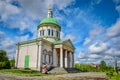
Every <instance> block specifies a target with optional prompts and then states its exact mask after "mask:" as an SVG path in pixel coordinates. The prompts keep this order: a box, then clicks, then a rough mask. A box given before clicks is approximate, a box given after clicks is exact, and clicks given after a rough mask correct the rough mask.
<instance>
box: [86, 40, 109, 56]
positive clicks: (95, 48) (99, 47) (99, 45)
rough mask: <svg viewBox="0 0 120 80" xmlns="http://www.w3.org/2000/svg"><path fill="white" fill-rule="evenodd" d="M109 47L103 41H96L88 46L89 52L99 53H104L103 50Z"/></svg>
mask: <svg viewBox="0 0 120 80" xmlns="http://www.w3.org/2000/svg"><path fill="white" fill-rule="evenodd" d="M107 49H108V44H107V43H103V42H96V43H94V44H92V45H91V46H90V47H89V48H88V50H89V53H93V54H98V53H101V54H102V52H104V51H105V50H107Z"/></svg>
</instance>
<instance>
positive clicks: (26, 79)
mask: <svg viewBox="0 0 120 80" xmlns="http://www.w3.org/2000/svg"><path fill="white" fill-rule="evenodd" d="M0 80H108V79H107V76H106V75H105V74H104V73H95V72H87V73H70V74H61V75H48V76H32V77H31V76H18V75H13V74H5V73H0Z"/></svg>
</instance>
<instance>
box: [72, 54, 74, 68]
mask: <svg viewBox="0 0 120 80" xmlns="http://www.w3.org/2000/svg"><path fill="white" fill-rule="evenodd" d="M72 67H74V52H73V53H72Z"/></svg>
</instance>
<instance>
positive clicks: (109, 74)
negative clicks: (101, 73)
mask: <svg viewBox="0 0 120 80" xmlns="http://www.w3.org/2000/svg"><path fill="white" fill-rule="evenodd" d="M106 75H107V76H108V77H109V78H110V79H111V77H112V76H113V71H109V72H107V73H106Z"/></svg>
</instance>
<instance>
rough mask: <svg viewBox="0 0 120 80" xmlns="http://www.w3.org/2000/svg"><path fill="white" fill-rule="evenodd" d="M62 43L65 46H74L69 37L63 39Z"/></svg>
mask: <svg viewBox="0 0 120 80" xmlns="http://www.w3.org/2000/svg"><path fill="white" fill-rule="evenodd" d="M63 43H64V44H65V45H67V46H70V47H73V48H75V47H74V45H73V44H72V41H71V40H70V39H68V40H66V41H64V42H63Z"/></svg>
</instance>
